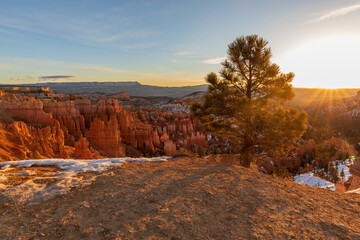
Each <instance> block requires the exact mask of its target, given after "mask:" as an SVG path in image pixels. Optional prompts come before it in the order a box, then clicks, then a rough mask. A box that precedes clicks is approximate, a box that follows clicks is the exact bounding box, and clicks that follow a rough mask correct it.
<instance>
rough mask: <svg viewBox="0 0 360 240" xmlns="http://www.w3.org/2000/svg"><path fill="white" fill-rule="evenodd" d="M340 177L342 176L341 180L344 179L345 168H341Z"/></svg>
mask: <svg viewBox="0 0 360 240" xmlns="http://www.w3.org/2000/svg"><path fill="white" fill-rule="evenodd" d="M340 177H341V181H344V179H345V173H344V169H341V172H340Z"/></svg>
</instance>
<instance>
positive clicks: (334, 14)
mask: <svg viewBox="0 0 360 240" xmlns="http://www.w3.org/2000/svg"><path fill="white" fill-rule="evenodd" d="M358 10H360V4H355V5H351V6H347V7H342V8H338V9H335V10H332V11H329V12H326V13H324V14H322V15H321V16H319V17H317V18H315V19H312V20H310V21H309V22H308V23H317V22H321V21H324V20H326V19H329V18H335V17H339V16H344V15H347V14H349V13H352V12H355V11H358Z"/></svg>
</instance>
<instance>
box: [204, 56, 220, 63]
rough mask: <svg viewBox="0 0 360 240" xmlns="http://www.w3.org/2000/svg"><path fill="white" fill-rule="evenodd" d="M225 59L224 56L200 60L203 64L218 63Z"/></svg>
mask: <svg viewBox="0 0 360 240" xmlns="http://www.w3.org/2000/svg"><path fill="white" fill-rule="evenodd" d="M225 59H226V57H219V58H210V59H206V60H204V61H202V63H205V64H219V63H221V62H222V61H224V60H225Z"/></svg>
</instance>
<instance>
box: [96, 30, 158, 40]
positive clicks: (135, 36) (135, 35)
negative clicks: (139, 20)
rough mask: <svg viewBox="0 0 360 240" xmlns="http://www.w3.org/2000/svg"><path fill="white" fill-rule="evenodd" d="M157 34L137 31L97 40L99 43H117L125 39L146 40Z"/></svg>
mask: <svg viewBox="0 0 360 240" xmlns="http://www.w3.org/2000/svg"><path fill="white" fill-rule="evenodd" d="M156 34H157V33H156V32H150V31H135V32H126V33H119V34H115V35H112V36H109V37H106V38H100V39H95V40H96V41H98V42H116V41H120V40H124V39H138V38H146V37H150V36H154V35H156Z"/></svg>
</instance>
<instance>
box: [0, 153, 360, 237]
mask: <svg viewBox="0 0 360 240" xmlns="http://www.w3.org/2000/svg"><path fill="white" fill-rule="evenodd" d="M109 172H113V174H109ZM16 202H17V201H16V199H9V198H8V197H6V196H4V195H0V225H1V228H0V239H360V195H359V194H340V193H336V192H332V191H330V190H325V189H319V188H316V187H308V186H302V185H299V184H296V183H294V182H288V181H284V180H282V179H280V178H276V177H272V176H269V175H265V174H262V173H259V172H256V171H254V170H251V169H245V168H243V167H240V166H237V165H234V164H228V163H218V162H213V161H209V160H206V159H189V158H185V157H183V158H175V159H170V160H168V161H167V162H144V163H125V164H123V165H121V166H119V167H116V168H113V169H111V170H109V171H108V172H107V173H106V174H100V175H98V176H97V178H96V180H95V181H94V182H93V183H92V184H91V185H88V186H84V187H76V188H73V189H71V190H70V191H69V192H68V193H67V194H65V195H60V196H57V197H55V198H53V199H50V200H47V201H44V202H42V203H39V204H35V205H26V204H19V203H16Z"/></svg>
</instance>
